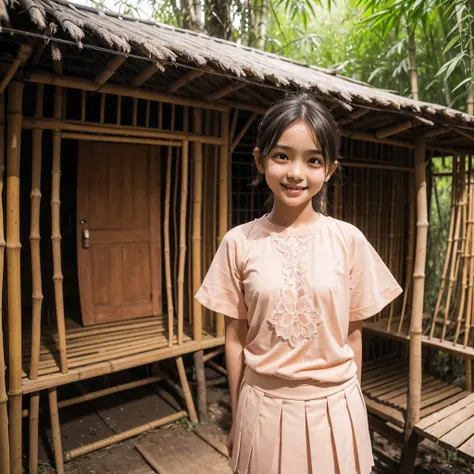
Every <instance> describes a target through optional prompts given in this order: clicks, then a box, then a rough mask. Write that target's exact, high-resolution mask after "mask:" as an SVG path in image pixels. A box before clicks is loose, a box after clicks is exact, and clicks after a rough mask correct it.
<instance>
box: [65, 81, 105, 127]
mask: <svg viewBox="0 0 474 474" xmlns="http://www.w3.org/2000/svg"><path fill="white" fill-rule="evenodd" d="M64 90H65V91H67V89H64ZM106 97H107V94H100V116H99V121H100V123H104V120H105V99H106Z"/></svg>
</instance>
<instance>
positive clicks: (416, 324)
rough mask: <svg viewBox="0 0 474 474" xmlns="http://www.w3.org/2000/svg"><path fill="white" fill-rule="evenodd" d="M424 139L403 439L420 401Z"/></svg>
mask: <svg viewBox="0 0 474 474" xmlns="http://www.w3.org/2000/svg"><path fill="white" fill-rule="evenodd" d="M425 151H426V150H425V139H424V135H422V134H420V135H419V136H418V137H417V138H416V141H415V186H416V207H417V223H416V228H417V233H416V252H415V265H414V272H413V303H412V317H411V324H410V376H409V386H408V405H407V419H406V425H405V441H406V442H408V440H409V438H410V437H411V436H412V433H413V428H414V426H415V424H416V423H417V422H418V420H419V419H420V405H421V382H422V381H421V364H422V361H421V355H422V354H421V349H422V347H421V331H422V321H423V300H424V290H425V265H426V244H427V240H428V225H429V223H428V204H427V197H426V170H425Z"/></svg>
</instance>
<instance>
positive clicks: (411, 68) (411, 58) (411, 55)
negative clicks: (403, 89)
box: [408, 30, 419, 100]
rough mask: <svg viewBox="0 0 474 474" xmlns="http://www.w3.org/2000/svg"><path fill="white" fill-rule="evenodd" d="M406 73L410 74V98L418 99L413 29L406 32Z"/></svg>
mask: <svg viewBox="0 0 474 474" xmlns="http://www.w3.org/2000/svg"><path fill="white" fill-rule="evenodd" d="M408 73H409V74H410V90H411V94H410V96H411V98H412V99H414V100H419V95H418V74H417V72H416V46H415V31H414V30H412V31H409V32H408Z"/></svg>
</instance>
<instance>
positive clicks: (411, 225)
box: [397, 179, 416, 334]
mask: <svg viewBox="0 0 474 474" xmlns="http://www.w3.org/2000/svg"><path fill="white" fill-rule="evenodd" d="M415 224H416V212H415V183H414V182H413V179H410V181H409V183H408V249H407V257H406V260H405V269H406V274H405V291H404V295H403V304H402V312H401V316H400V323H399V325H398V331H397V333H398V334H400V333H401V331H402V327H403V320H404V319H405V313H406V308H407V301H408V294H409V293H410V288H411V287H412V283H413V263H414V262H413V253H414V250H415Z"/></svg>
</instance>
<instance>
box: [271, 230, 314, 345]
mask: <svg viewBox="0 0 474 474" xmlns="http://www.w3.org/2000/svg"><path fill="white" fill-rule="evenodd" d="M272 238H273V241H274V242H276V245H277V248H278V250H279V251H280V252H282V253H283V255H284V257H285V258H284V262H283V276H284V278H285V284H284V287H283V288H282V289H281V290H280V297H279V298H278V301H277V303H276V305H275V307H274V309H273V311H272V313H271V314H270V317H269V318H268V322H269V324H270V325H271V326H272V327H273V329H274V330H275V332H276V334H277V336H278V337H281V338H282V339H283V340H284V341H287V342H288V344H289V345H290V346H291V347H297V346H298V345H299V344H301V343H302V342H303V341H304V340H306V339H311V338H313V337H314V336H315V335H316V333H317V332H318V326H319V323H320V321H321V312H320V311H319V310H318V309H317V308H315V306H314V302H313V300H312V299H311V297H310V296H309V295H308V289H307V286H306V282H305V278H304V277H305V274H306V271H305V257H306V254H307V252H308V249H309V246H310V244H311V242H312V240H313V234H307V235H303V236H285V235H281V234H272Z"/></svg>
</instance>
